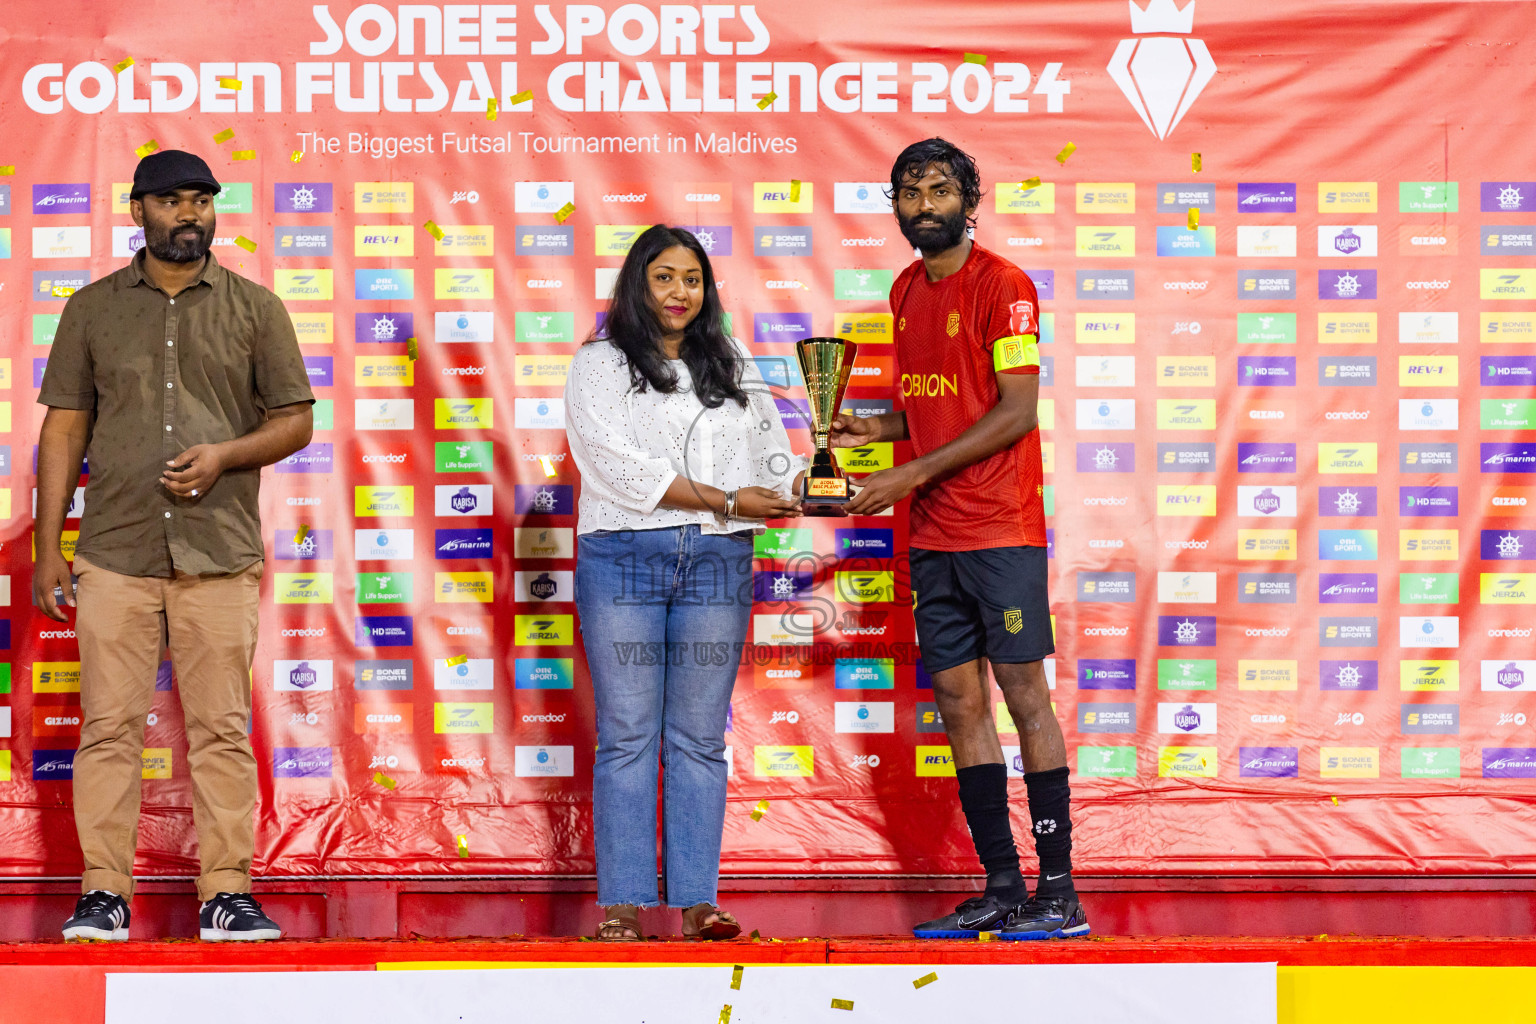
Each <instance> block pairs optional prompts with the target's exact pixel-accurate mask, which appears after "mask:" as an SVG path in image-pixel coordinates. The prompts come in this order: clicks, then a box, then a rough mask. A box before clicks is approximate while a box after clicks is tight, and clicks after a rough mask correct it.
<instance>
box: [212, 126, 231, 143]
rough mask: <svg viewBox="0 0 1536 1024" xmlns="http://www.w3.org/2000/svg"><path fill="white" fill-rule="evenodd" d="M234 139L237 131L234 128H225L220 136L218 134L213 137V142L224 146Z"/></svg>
mask: <svg viewBox="0 0 1536 1024" xmlns="http://www.w3.org/2000/svg"><path fill="white" fill-rule="evenodd" d="M234 137H235V130H234V129H233V128H225V129H224V130H223V131H221V132H219V134H217V135H215V136H214V137H213V141H214V142H216V143H218V144H220V145H223V144H224V143H226V142H228V141H229V140H230V139H232V138H234Z"/></svg>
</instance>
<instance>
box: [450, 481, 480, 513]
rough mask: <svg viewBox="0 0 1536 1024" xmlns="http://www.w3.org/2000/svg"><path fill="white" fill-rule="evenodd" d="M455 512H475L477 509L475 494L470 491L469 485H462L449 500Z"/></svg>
mask: <svg viewBox="0 0 1536 1024" xmlns="http://www.w3.org/2000/svg"><path fill="white" fill-rule="evenodd" d="M448 503H449V504H450V505H452V506H453V510H454V511H455V512H473V511H474V510H475V496H474V495H473V494H472V493H470V490H469V488H468V487H460V488H459V490H458V493H456V494H455V495H454V496H453V497H452V498H450V499H449V502H448Z"/></svg>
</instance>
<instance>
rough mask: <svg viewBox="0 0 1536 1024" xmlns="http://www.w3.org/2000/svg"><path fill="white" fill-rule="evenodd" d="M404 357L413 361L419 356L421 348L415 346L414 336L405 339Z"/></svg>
mask: <svg viewBox="0 0 1536 1024" xmlns="http://www.w3.org/2000/svg"><path fill="white" fill-rule="evenodd" d="M405 357H406V358H407V359H409V360H410V361H411V362H413V363H414V362H415V361H416V360H417V359H420V358H421V348H420V347H419V346H417V344H416V339H415V338H406V339H405Z"/></svg>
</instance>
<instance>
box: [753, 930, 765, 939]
mask: <svg viewBox="0 0 1536 1024" xmlns="http://www.w3.org/2000/svg"><path fill="white" fill-rule="evenodd" d="M762 937H763V933H762V932H760V931H758V930H757V929H756V928H753V929H752V938H754V939H760V938H762Z"/></svg>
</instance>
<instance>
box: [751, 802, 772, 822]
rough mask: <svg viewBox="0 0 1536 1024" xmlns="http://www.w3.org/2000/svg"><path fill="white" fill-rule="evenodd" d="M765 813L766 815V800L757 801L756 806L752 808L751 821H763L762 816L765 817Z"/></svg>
mask: <svg viewBox="0 0 1536 1024" xmlns="http://www.w3.org/2000/svg"><path fill="white" fill-rule="evenodd" d="M767 813H768V801H767V800H759V801H758V802H757V806H756V807H754V808H752V820H753V821H762V820H763V815H765V814H767Z"/></svg>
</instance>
